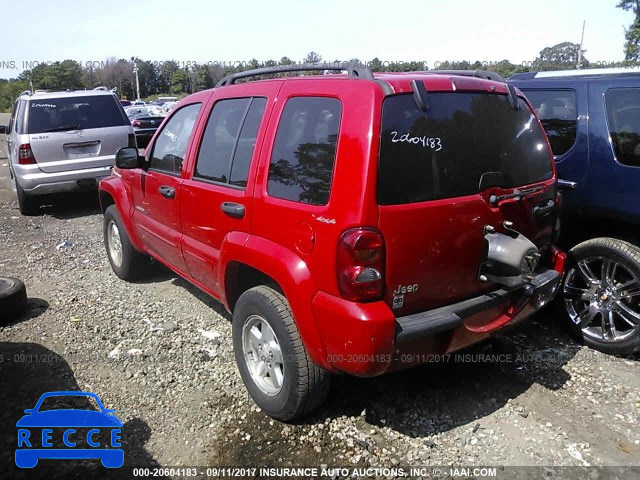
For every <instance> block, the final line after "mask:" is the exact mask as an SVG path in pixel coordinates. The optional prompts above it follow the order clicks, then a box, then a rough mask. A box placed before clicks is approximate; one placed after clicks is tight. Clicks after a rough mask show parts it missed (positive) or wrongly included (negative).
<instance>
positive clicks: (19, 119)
mask: <svg viewBox="0 0 640 480" xmlns="http://www.w3.org/2000/svg"><path fill="white" fill-rule="evenodd" d="M28 104H29V103H28V102H26V101H24V100H20V102H19V103H18V111H17V113H16V119H15V124H14V127H13V128H14V130H15V131H16V133H19V134H22V133H25V131H24V114H25V112H26V110H27V105H28Z"/></svg>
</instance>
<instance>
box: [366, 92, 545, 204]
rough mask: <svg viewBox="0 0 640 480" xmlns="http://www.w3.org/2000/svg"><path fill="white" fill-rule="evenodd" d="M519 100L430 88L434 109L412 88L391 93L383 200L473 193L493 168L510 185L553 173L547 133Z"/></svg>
mask: <svg viewBox="0 0 640 480" xmlns="http://www.w3.org/2000/svg"><path fill="white" fill-rule="evenodd" d="M518 100H519V107H520V108H518V109H517V110H514V109H513V108H511V106H510V104H509V100H508V97H507V96H506V95H499V94H493V93H480V92H455V93H452V92H430V93H429V108H428V109H427V111H422V110H420V109H419V108H418V107H417V105H416V103H415V100H414V98H413V95H412V94H408V95H407V94H403V95H395V96H391V97H388V98H387V99H386V100H385V101H384V104H383V109H382V130H381V141H380V155H379V165H378V203H379V204H381V205H393V204H401V203H414V202H422V201H426V200H435V199H439V198H451V197H459V196H464V195H472V194H475V193H478V192H479V190H480V179H481V178H482V176H483V174H485V173H489V172H491V173H494V174H497V178H499V179H500V181H499V183H500V185H499V186H501V187H504V188H511V187H516V186H523V185H527V184H531V183H534V182H537V181H540V180H546V179H549V178H551V176H552V167H551V162H552V159H551V155H550V152H549V149H548V148H547V142H546V138H545V135H544V132H543V131H542V129H541V128H540V127H539V125H538V122H537V121H536V117H535V116H534V114H533V112H532V111H531V110H530V109H529V107H528V106H527V104H526V103H525V102H524V100H522V99H520V98H519V99H518ZM493 178H494V179H495V178H496V175H493ZM493 184H494V185H495V182H494V183H493Z"/></svg>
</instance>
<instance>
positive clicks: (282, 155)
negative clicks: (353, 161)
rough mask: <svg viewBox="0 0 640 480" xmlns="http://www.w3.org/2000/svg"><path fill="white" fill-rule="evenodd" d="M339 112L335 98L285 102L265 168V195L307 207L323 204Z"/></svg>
mask: <svg viewBox="0 0 640 480" xmlns="http://www.w3.org/2000/svg"><path fill="white" fill-rule="evenodd" d="M341 112H342V105H341V103H340V100H338V99H336V98H326V97H295V98H291V99H289V100H288V101H287V104H286V105H285V107H284V111H283V112H282V117H281V118H280V123H279V125H278V132H277V134H276V140H275V144H274V147H273V153H272V155H271V164H270V165H269V184H268V187H267V189H268V190H267V191H268V193H269V195H271V196H272V197H276V198H283V199H286V200H293V201H294V202H301V203H308V204H311V205H326V204H327V202H328V201H329V192H330V189H331V180H332V178H333V165H334V163H335V158H336V145H337V142H338V131H339V128H340V115H341Z"/></svg>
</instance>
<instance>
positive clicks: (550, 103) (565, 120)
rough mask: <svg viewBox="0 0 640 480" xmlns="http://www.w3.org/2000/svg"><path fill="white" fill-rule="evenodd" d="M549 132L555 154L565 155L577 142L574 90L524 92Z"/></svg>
mask: <svg viewBox="0 0 640 480" xmlns="http://www.w3.org/2000/svg"><path fill="white" fill-rule="evenodd" d="M522 91H523V92H524V94H525V95H526V96H527V98H528V99H529V101H530V102H531V105H532V106H533V108H534V110H535V111H536V112H537V114H538V117H540V121H541V122H542V126H543V127H544V129H545V131H546V132H547V136H548V137H549V143H550V144H551V150H553V154H554V155H556V156H558V155H563V154H565V153H566V152H568V151H569V149H570V148H571V147H573V144H574V143H575V142H576V130H577V126H578V115H577V111H576V92H574V91H573V90H522Z"/></svg>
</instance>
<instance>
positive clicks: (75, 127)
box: [43, 125, 80, 133]
mask: <svg viewBox="0 0 640 480" xmlns="http://www.w3.org/2000/svg"><path fill="white" fill-rule="evenodd" d="M67 130H80V125H62V126H60V127H54V128H50V129H48V130H44V132H43V133H46V132H65V131H67Z"/></svg>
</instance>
